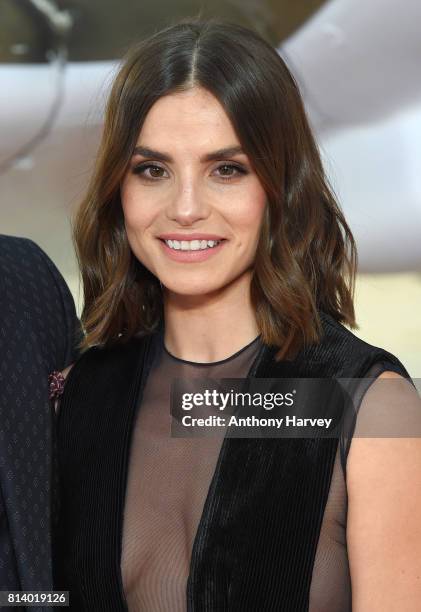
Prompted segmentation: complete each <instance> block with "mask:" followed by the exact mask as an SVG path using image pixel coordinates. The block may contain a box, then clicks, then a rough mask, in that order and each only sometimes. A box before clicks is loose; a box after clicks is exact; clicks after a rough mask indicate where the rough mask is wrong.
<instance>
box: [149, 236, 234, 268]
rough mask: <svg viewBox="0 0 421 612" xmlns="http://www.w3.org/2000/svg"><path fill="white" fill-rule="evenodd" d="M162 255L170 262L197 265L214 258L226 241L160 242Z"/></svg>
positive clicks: (160, 240)
mask: <svg viewBox="0 0 421 612" xmlns="http://www.w3.org/2000/svg"><path fill="white" fill-rule="evenodd" d="M159 242H160V243H161V245H162V249H163V252H164V254H165V255H166V256H167V257H168V258H169V259H171V260H172V261H176V262H180V263H198V262H201V261H205V260H207V259H209V258H211V257H216V255H217V253H219V252H220V251H221V250H222V249H223V248H224V246H225V243H226V242H227V240H225V239H223V240H181V241H179V240H162V239H159Z"/></svg>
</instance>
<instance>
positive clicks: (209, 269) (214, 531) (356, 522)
mask: <svg viewBox="0 0 421 612" xmlns="http://www.w3.org/2000/svg"><path fill="white" fill-rule="evenodd" d="M75 242H76V247H77V252H78V257H79V261H80V268H81V273H82V278H83V286H84V296H85V304H84V311H83V323H84V326H85V330H86V340H85V348H87V349H89V350H87V351H86V352H85V353H84V355H83V356H82V357H81V359H80V360H79V361H78V362H77V363H76V365H75V366H74V367H73V368H72V370H71V371H70V374H69V376H68V378H67V380H66V386H65V391H64V394H63V397H62V400H61V403H60V410H59V419H58V432H57V433H58V437H57V442H58V449H59V466H60V479H61V513H60V518H59V521H58V524H57V530H56V539H55V576H56V588H59V589H68V590H69V591H70V604H71V606H73V609H76V610H110V611H111V610H112V611H113V612H114V611H116V610H126V609H129V610H133V611H135V610H136V611H140V610H142V611H145V610H147V611H148V612H149V611H156V610H171V611H175V610H185V609H188V610H195V611H196V610H197V611H200V612H203V611H209V612H210V611H212V612H213V611H216V610H218V611H219V610H287V611H292V610H294V611H298V610H311V611H312V612H315V611H321V610H323V611H329V612H336V611H338V612H339V611H340V612H344V611H346V610H350V609H351V605H352V608H353V609H354V610H358V611H360V610H361V611H365V610H370V612H373V611H375V610H382V611H384V610H388V609H389V610H396V609H399V610H408V611H409V610H415V609H416V608H417V605H418V603H417V602H418V601H419V600H420V595H421V586H420V581H419V579H418V577H419V574H420V571H421V534H420V529H419V526H418V521H419V519H418V518H417V516H419V515H420V513H421V497H420V493H419V492H420V491H421V486H420V485H421V448H420V444H419V440H418V439H412V440H408V439H406V440H399V439H396V440H390V439H386V440H385V439H379V440H371V441H370V440H366V439H363V438H361V439H356V436H354V439H353V438H352V433H353V431H354V426H355V422H353V421H352V419H351V422H350V423H348V424H347V425H346V427H344V428H343V431H342V434H341V436H340V439H338V437H330V438H322V437H313V438H304V437H298V436H296V437H292V438H290V439H285V438H280V439H276V438H271V439H256V438H253V437H249V438H236V439H234V438H230V437H226V438H224V439H223V438H222V437H221V436H219V437H215V436H213V437H206V438H205V437H203V438H193V437H190V438H188V437H185V438H181V437H171V436H170V433H169V430H170V424H171V417H170V414H169V402H170V383H171V381H172V380H174V378H200V377H206V378H211V379H219V378H246V379H250V378H252V377H253V378H256V379H258V378H274V379H282V378H297V379H298V378H328V379H334V378H338V379H339V378H348V379H355V380H360V379H361V380H365V381H367V380H368V381H369V383H368V384H366V385H365V387H364V385H363V384H362V385H360V386H357V387H358V388H357V391H355V392H354V393H353V399H354V400H355V399H358V397H359V402H360V403H361V407H360V412H361V413H362V414H370V415H373V414H374V415H376V414H378V412H376V410H374V412H373V411H369V408H373V407H374V408H376V407H378V406H379V405H380V404H379V402H378V401H377V402H373V399H372V396H373V393H372V391H373V389H374V390H376V389H379V388H380V385H381V382H382V379H383V378H386V379H389V380H387V382H388V383H391V382H395V383H399V385H400V386H399V389H398V391H395V392H394V393H391V392H389V391H388V395H389V398H390V397H392V398H393V397H394V398H395V399H396V398H398V400H399V410H402V411H404V413H405V414H406V413H407V412H408V413H409V410H406V407H407V406H409V405H412V412H411V415H413V419H412V426H414V425H419V420H421V416H420V414H421V411H420V410H419V404H417V401H418V397H417V394H416V392H415V391H414V389H413V387H412V386H411V384H410V382H409V381H407V380H405V379H406V378H409V375H408V373H407V371H406V370H405V368H404V366H403V365H402V364H401V363H400V361H399V360H398V359H397V358H396V357H395V356H394V355H392V354H390V353H388V352H387V351H385V350H383V349H381V348H378V347H374V346H371V345H369V344H367V343H365V342H363V341H362V340H359V339H358V338H357V337H356V336H355V335H353V334H352V333H351V332H350V331H348V330H347V329H346V328H345V327H344V325H343V324H344V323H345V324H348V325H350V326H355V318H354V309H353V297H352V296H353V283H354V274H355V265H356V255H355V245H354V241H353V238H352V235H351V232H350V230H349V227H348V226H347V224H346V222H345V219H344V217H343V215H342V213H341V211H340V209H339V207H338V205H337V204H336V202H335V199H334V197H333V195H332V193H331V191H330V190H329V187H328V185H327V182H326V179H325V177H324V174H323V169H322V166H321V162H320V158H319V154H318V151H317V147H316V145H315V143H314V140H313V137H312V135H311V132H310V130H309V127H308V123H307V120H306V117H305V113H304V110H303V106H302V102H301V99H300V95H299V92H298V89H297V87H296V85H295V83H294V80H293V79H292V77H291V75H290V74H289V72H288V70H287V68H286V66H285V65H284V63H283V61H282V60H281V59H280V57H279V56H278V54H277V53H276V51H275V50H274V49H272V47H271V46H270V45H268V44H267V43H266V42H265V41H263V40H262V39H261V38H260V37H259V36H258V35H257V34H255V33H254V32H252V31H250V30H247V29H245V28H242V27H240V26H237V25H233V24H228V23H223V22H218V21H216V20H210V21H206V22H201V21H197V20H192V21H191V22H181V23H179V24H176V25H174V26H171V27H169V28H166V29H164V30H162V31H160V32H158V33H156V34H155V35H153V36H152V37H151V38H149V39H148V40H146V41H144V42H142V43H141V44H140V45H139V46H138V47H137V48H135V49H134V50H133V51H132V52H131V53H130V54H129V55H128V57H127V58H126V60H125V62H124V64H123V66H122V67H121V69H120V71H119V73H118V75H117V77H116V79H115V82H114V86H113V88H112V92H111V95H110V99H109V102H108V106H107V113H106V119H105V126H104V134H103V140H102V143H101V146H100V152H99V156H98V160H97V165H96V169H95V173H94V176H93V178H92V182H91V185H90V188H89V190H88V194H87V196H86V198H85V200H84V201H83V202H82V204H81V206H80V208H79V210H78V213H77V217H76V222H75ZM390 378H392V379H393V380H390ZM368 387H370V389H369V391H370V393H365V391H366V390H367V388H368ZM361 389H362V390H361ZM370 397H371V399H370ZM357 404H358V406H359V403H358V402H357ZM402 406H403V407H402ZM389 412H390V414H391V415H392V416H393V415H395V417H396V410H395V411H393V410H391V411H389ZM395 420H396V419H395ZM357 426H358V423H357ZM361 431H362V430H361ZM407 431H410V430H407ZM351 441H352V444H351ZM368 442H370V443H368ZM349 451H350V452H349ZM398 498H399V504H396V499H398ZM348 500H349V506H348ZM351 585H352V590H351ZM351 595H352V597H351Z"/></svg>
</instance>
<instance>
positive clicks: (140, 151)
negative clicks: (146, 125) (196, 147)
mask: <svg viewBox="0 0 421 612" xmlns="http://www.w3.org/2000/svg"><path fill="white" fill-rule="evenodd" d="M239 153H243V154H244V155H245V153H244V151H243V149H242V148H241V146H238V145H235V146H231V147H225V148H224V149H218V150H217V151H212V152H211V153H206V154H205V155H202V157H201V158H200V161H201V162H207V161H215V160H217V159H228V158H230V157H233V156H234V155H238V154H239ZM133 155H142V156H143V157H152V158H153V159H157V160H159V161H164V162H170V163H171V162H173V161H174V160H173V159H172V157H171V155H169V154H168V153H163V152H161V151H155V150H154V149H150V148H149V147H143V146H137V147H135V149H134V151H133Z"/></svg>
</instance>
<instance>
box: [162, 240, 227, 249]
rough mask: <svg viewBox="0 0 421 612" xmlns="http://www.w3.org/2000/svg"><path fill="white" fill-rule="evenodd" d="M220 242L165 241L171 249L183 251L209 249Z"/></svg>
mask: <svg viewBox="0 0 421 612" xmlns="http://www.w3.org/2000/svg"><path fill="white" fill-rule="evenodd" d="M220 242H221V241H220V240H181V241H180V240H165V243H166V244H167V245H168V246H169V247H170V249H180V250H182V251H198V250H200V249H207V248H208V247H214V246H215V245H217V244H219V243H220Z"/></svg>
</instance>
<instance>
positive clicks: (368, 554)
mask: <svg viewBox="0 0 421 612" xmlns="http://www.w3.org/2000/svg"><path fill="white" fill-rule="evenodd" d="M360 416H362V420H363V422H362V423H360V428H359V435H356V436H354V438H353V440H352V444H351V449H350V452H349V457H348V463H347V491H348V524H347V543H348V552H349V560H350V569H351V576H352V582H353V585H354V588H353V591H354V592H355V593H356V599H355V605H356V607H358V608H359V607H361V609H362V608H364V607H365V606H367V605H368V602H371V604H372V603H373V602H372V600H371V599H370V597H372V594H373V593H374V592H376V593H377V595H376V598H378V602H377V600H376V604H374V609H376V610H377V609H379V610H380V609H386V608H388V606H390V605H391V603H392V607H393V608H394V609H395V608H397V607H400V606H398V601H399V602H400V603H401V604H402V605H403V607H404V608H405V609H407V610H415V609H417V608H416V604H415V602H416V601H418V600H419V597H420V596H421V585H420V581H419V578H418V577H419V574H420V573H421V528H420V521H419V517H420V516H421V399H420V397H419V396H418V393H417V391H416V389H415V387H414V386H413V385H412V384H411V383H410V381H408V380H406V379H405V378H404V377H402V376H400V375H399V374H398V373H396V372H394V371H387V370H386V371H384V372H382V373H381V374H380V375H379V376H378V377H377V379H376V380H375V382H373V384H372V385H371V387H370V389H369V391H368V392H367V394H366V396H365V397H364V399H363V402H362V406H361V410H360V415H359V418H360ZM375 585H376V587H377V588H375ZM394 598H395V599H394ZM400 598H401V599H400ZM376 605H377V607H376ZM370 609H373V608H370Z"/></svg>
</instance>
